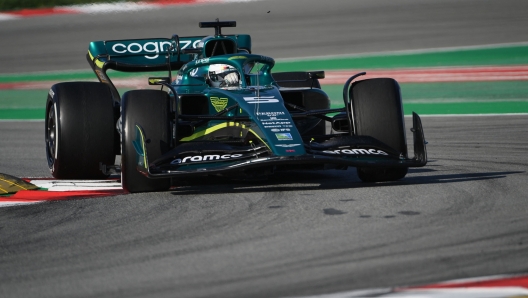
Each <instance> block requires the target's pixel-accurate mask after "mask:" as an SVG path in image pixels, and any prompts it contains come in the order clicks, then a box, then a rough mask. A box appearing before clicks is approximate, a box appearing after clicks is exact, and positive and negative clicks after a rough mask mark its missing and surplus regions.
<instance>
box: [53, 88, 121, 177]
mask: <svg viewBox="0 0 528 298" xmlns="http://www.w3.org/2000/svg"><path fill="white" fill-rule="evenodd" d="M113 111H114V108H113V98H112V93H111V92H110V89H109V88H108V86H106V85H104V84H102V83H95V82H68V83H59V84H55V85H53V86H52V87H51V89H50V92H49V94H48V99H47V101H46V119H45V140H46V158H47V160H48V167H49V169H50V171H51V174H52V176H53V177H55V178H58V179H102V178H106V177H108V175H106V174H104V173H103V172H102V171H101V170H100V164H101V163H102V164H104V165H114V162H115V152H114V131H115V127H114V123H115V122H114V112H113Z"/></svg>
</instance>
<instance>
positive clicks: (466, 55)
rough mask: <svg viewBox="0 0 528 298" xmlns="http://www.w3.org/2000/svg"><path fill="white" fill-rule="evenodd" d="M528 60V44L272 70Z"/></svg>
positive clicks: (280, 65) (282, 64)
mask: <svg viewBox="0 0 528 298" xmlns="http://www.w3.org/2000/svg"><path fill="white" fill-rule="evenodd" d="M518 64H528V45H518V46H508V47H497V48H478V49H459V50H456V51H455V50H444V51H441V50H439V51H436V52H424V53H402V54H398V53H396V54H390V55H372V56H358V57H354V56H351V57H335V58H331V57H330V58H324V59H323V58H316V59H299V60H296V61H287V60H286V61H280V60H279V61H277V63H276V65H275V67H274V68H273V71H276V72H277V71H306V70H336V69H358V70H366V69H380V68H410V67H448V66H477V65H518Z"/></svg>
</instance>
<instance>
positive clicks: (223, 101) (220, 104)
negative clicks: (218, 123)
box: [211, 97, 227, 112]
mask: <svg viewBox="0 0 528 298" xmlns="http://www.w3.org/2000/svg"><path fill="white" fill-rule="evenodd" d="M211 104H212V105H213V107H214V108H215V110H216V111H217V112H220V111H221V110H223V109H225V108H226V107H227V98H223V97H222V98H218V97H211Z"/></svg>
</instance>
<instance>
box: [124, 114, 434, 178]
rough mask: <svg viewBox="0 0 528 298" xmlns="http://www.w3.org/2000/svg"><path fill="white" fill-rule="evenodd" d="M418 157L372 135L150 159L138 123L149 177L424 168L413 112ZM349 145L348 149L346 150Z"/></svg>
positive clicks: (141, 159) (141, 166)
mask: <svg viewBox="0 0 528 298" xmlns="http://www.w3.org/2000/svg"><path fill="white" fill-rule="evenodd" d="M411 131H412V132H413V139H414V157H413V158H406V157H404V156H400V155H398V154H395V153H393V152H391V151H394V150H392V149H391V148H389V147H387V146H386V145H384V144H383V143H381V142H379V141H377V140H375V139H374V138H370V137H356V136H345V135H343V136H341V137H340V136H337V137H336V139H338V145H334V147H333V148H332V146H331V145H330V146H313V145H311V144H310V143H305V144H304V146H305V149H306V152H307V153H306V154H303V155H296V156H276V155H272V154H270V152H269V151H268V150H266V148H265V147H264V146H261V147H249V148H241V149H229V150H228V149H222V148H220V149H218V148H217V149H216V150H215V149H214V148H208V146H207V145H204V146H203V150H200V149H199V150H196V149H195V150H194V151H192V152H193V153H194V154H195V155H194V156H193V155H192V154H191V155H188V156H186V157H181V156H174V155H173V154H172V153H171V152H169V153H167V154H166V155H164V156H162V157H161V158H159V159H156V160H155V161H153V162H149V159H148V152H147V146H146V141H145V140H146V137H145V133H144V131H143V129H142V128H141V126H140V125H136V140H135V141H134V147H135V149H136V159H137V170H138V171H139V172H141V173H142V174H144V175H145V176H147V177H149V178H167V177H174V176H204V175H214V174H226V173H230V172H240V171H245V170H251V169H258V168H270V167H275V166H292V168H294V166H296V165H337V166H341V167H348V166H350V167H423V166H425V165H426V164H427V151H426V147H425V145H426V141H425V138H424V133H423V128H422V123H421V120H420V117H419V116H418V115H417V114H416V113H413V128H412V129H411ZM343 148H345V149H343Z"/></svg>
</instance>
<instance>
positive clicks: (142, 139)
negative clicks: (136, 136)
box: [136, 125, 148, 169]
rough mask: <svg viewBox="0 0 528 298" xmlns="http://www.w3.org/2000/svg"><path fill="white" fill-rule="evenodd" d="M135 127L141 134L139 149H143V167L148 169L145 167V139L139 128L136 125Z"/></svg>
mask: <svg viewBox="0 0 528 298" xmlns="http://www.w3.org/2000/svg"><path fill="white" fill-rule="evenodd" d="M136 127H137V128H138V130H139V133H140V134H141V147H143V165H144V166H145V169H148V165H147V150H145V137H144V136H143V131H141V129H140V128H139V126H138V125H136Z"/></svg>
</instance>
